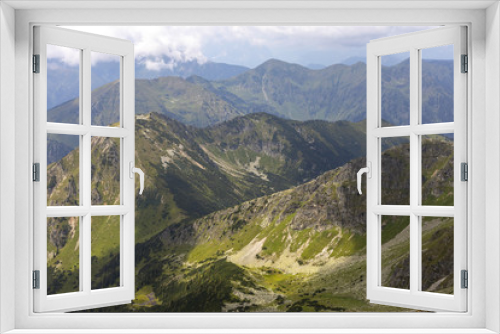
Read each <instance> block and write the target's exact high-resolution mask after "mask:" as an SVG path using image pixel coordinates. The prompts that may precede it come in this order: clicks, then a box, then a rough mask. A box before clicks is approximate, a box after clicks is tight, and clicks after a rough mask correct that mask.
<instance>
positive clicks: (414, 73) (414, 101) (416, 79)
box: [410, 48, 420, 293]
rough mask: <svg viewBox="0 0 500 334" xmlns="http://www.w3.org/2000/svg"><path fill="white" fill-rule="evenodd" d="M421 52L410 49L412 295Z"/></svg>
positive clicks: (415, 284) (413, 284) (415, 286)
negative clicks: (416, 130)
mask: <svg viewBox="0 0 500 334" xmlns="http://www.w3.org/2000/svg"><path fill="white" fill-rule="evenodd" d="M419 67H420V66H419V51H418V49H416V48H411V49H410V128H411V133H410V209H411V211H412V212H411V214H410V291H411V292H412V293H415V292H417V291H418V290H420V287H419V277H418V276H419V275H418V273H419V272H420V256H419V249H420V245H419V240H418V235H419V226H418V225H419V224H418V223H419V217H418V216H417V215H415V213H414V212H413V210H414V209H415V208H416V207H417V206H418V204H419V190H420V187H419V184H420V182H419V174H418V170H419V168H418V166H419V158H420V157H419V155H420V154H419V138H418V135H417V134H416V133H415V131H414V130H415V129H416V127H417V126H418V124H419V114H420V113H419V110H418V109H419V95H420V89H419V84H420V68H419Z"/></svg>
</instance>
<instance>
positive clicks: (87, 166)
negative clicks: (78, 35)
mask: <svg viewBox="0 0 500 334" xmlns="http://www.w3.org/2000/svg"><path fill="white" fill-rule="evenodd" d="M81 67H82V82H81V87H82V98H81V100H82V109H81V110H82V112H81V114H82V125H83V126H84V127H86V128H87V129H89V130H90V125H91V123H90V122H91V103H92V100H91V98H92V91H91V62H90V50H89V49H88V48H86V49H83V61H82V66H81ZM91 140H92V137H91V133H90V131H87V132H86V134H84V135H83V136H82V141H83V144H82V147H81V151H82V153H81V154H82V159H81V160H80V161H81V171H82V177H81V179H82V181H81V182H82V186H81V189H83V193H82V203H83V205H84V206H85V207H86V208H89V210H90V206H91V203H92V202H91V179H92V175H91V167H92V161H91V148H92V144H91ZM82 220H83V224H82V225H83V226H82V231H83V233H82V234H83V236H81V239H82V240H81V241H82V243H81V244H80V245H81V247H80V250H81V251H80V253H81V254H82V256H83V259H82V262H81V263H82V267H81V268H80V272H82V275H83V280H82V282H83V291H84V292H86V293H90V291H91V281H92V270H91V258H92V254H91V251H92V250H91V236H92V234H91V229H92V226H91V222H92V217H91V215H90V211H89V212H87V213H86V214H85V215H84V216H83V219H82Z"/></svg>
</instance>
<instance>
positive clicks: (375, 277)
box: [366, 26, 473, 312]
mask: <svg viewBox="0 0 500 334" xmlns="http://www.w3.org/2000/svg"><path fill="white" fill-rule="evenodd" d="M466 30H467V29H466V27H464V26H450V27H440V28H434V29H430V30H426V31H419V32H414V33H411V34H403V35H399V36H392V37H386V38H381V39H378V40H373V41H371V42H370V43H369V44H368V46H367V113H368V115H367V130H366V131H367V132H366V137H367V146H366V152H367V156H366V161H367V162H368V166H371V171H370V172H371V175H372V177H371V178H368V179H367V200H366V202H367V210H366V211H367V214H366V216H367V246H366V247H367V258H366V262H367V270H366V271H367V274H366V277H367V279H366V281H367V299H368V300H370V301H371V302H373V303H377V304H385V305H394V306H402V307H410V308H416V309H421V310H438V311H439V310H441V311H443V310H444V311H455V312H464V311H465V310H467V290H466V289H463V288H461V270H467V247H466V245H467V205H466V203H467V184H468V182H464V181H461V165H460V164H461V163H467V127H466V116H467V74H466V73H462V71H461V55H464V54H467V38H466V34H467V31H466ZM444 45H452V46H453V60H454V61H453V74H454V75H453V78H454V83H453V84H454V90H453V92H454V93H453V100H454V104H453V105H454V107H453V109H454V110H453V114H454V119H453V121H452V122H446V123H433V124H423V123H422V102H421V101H422V88H421V87H422V53H421V50H425V49H428V48H435V47H440V46H444ZM402 52H408V53H409V55H410V59H409V62H410V66H409V90H410V100H409V104H410V110H409V123H408V125H401V126H385V127H384V126H382V107H381V106H382V102H381V97H382V89H383V88H382V80H381V78H382V57H383V56H386V55H391V54H397V53H402ZM446 133H453V134H454V142H453V147H454V161H455V163H454V172H453V174H454V202H455V203H454V205H453V206H430V205H422V196H421V189H422V177H421V175H422V174H421V172H422V171H421V166H422V160H421V159H422V155H421V151H422V142H421V136H422V135H433V134H446ZM403 136H404V137H408V138H409V145H410V154H409V171H408V172H409V173H410V174H409V184H410V188H409V189H408V191H409V197H410V202H409V203H408V205H384V203H382V199H381V197H382V180H381V175H382V144H381V141H382V138H390V137H403ZM472 181H473V180H472V179H471V180H470V182H472ZM390 215H392V216H407V217H409V220H410V225H409V240H408V241H409V243H410V247H409V254H408V255H409V256H410V261H409V274H410V279H409V281H410V282H409V283H410V286H409V289H408V290H406V289H396V288H391V287H385V286H383V285H382V263H381V262H382V244H381V240H382V228H381V227H382V217H383V216H390ZM424 216H427V217H453V218H454V224H453V227H454V228H453V240H454V244H453V245H450V247H453V264H454V266H453V267H454V269H453V274H454V275H453V281H454V284H453V287H454V289H453V292H454V293H453V294H451V295H448V294H441V293H431V292H425V291H422V290H421V283H422V279H421V278H422V244H421V240H422V229H421V226H422V225H421V223H422V222H421V219H422V217H424Z"/></svg>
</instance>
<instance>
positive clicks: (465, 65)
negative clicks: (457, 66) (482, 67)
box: [462, 55, 469, 73]
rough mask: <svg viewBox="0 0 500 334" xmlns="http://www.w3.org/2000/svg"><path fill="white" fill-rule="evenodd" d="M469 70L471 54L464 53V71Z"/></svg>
mask: <svg viewBox="0 0 500 334" xmlns="http://www.w3.org/2000/svg"><path fill="white" fill-rule="evenodd" d="M467 72H469V56H467V55H462V73H467Z"/></svg>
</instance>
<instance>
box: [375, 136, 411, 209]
mask: <svg viewBox="0 0 500 334" xmlns="http://www.w3.org/2000/svg"><path fill="white" fill-rule="evenodd" d="M409 140H410V137H397V138H382V139H381V146H382V150H383V152H382V170H381V173H382V177H381V194H382V204H383V205H409V204H410V144H409Z"/></svg>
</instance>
